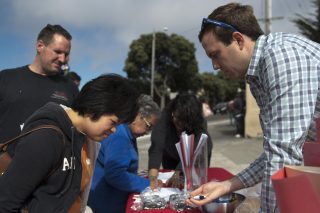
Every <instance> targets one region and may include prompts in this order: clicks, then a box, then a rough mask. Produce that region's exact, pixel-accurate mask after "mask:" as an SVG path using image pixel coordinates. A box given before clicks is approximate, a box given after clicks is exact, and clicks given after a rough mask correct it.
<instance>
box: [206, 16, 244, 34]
mask: <svg viewBox="0 0 320 213" xmlns="http://www.w3.org/2000/svg"><path fill="white" fill-rule="evenodd" d="M208 24H213V25H215V26H218V27H222V28H224V29H229V30H232V31H233V32H239V30H237V29H236V28H235V27H233V26H231V25H230V24H226V23H224V22H221V21H217V20H214V19H209V18H203V19H202V24H201V30H203V29H204V28H205V27H206V26H207V25H208Z"/></svg>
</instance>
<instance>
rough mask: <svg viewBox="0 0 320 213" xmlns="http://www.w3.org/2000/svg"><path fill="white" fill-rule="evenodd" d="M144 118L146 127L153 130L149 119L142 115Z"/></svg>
mask: <svg viewBox="0 0 320 213" xmlns="http://www.w3.org/2000/svg"><path fill="white" fill-rule="evenodd" d="M142 120H143V121H144V123H145V124H146V127H147V129H148V131H151V130H152V124H151V123H150V122H149V121H147V119H145V118H144V117H142Z"/></svg>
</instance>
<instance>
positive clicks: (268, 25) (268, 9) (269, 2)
mask: <svg viewBox="0 0 320 213" xmlns="http://www.w3.org/2000/svg"><path fill="white" fill-rule="evenodd" d="M271 18H272V0H265V34H266V35H268V34H269V33H270V32H271Z"/></svg>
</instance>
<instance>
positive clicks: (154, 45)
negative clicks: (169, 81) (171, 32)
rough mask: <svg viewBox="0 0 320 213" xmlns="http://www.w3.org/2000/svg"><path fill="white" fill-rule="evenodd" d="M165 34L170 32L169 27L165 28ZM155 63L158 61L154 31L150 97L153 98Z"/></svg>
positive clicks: (154, 33)
mask: <svg viewBox="0 0 320 213" xmlns="http://www.w3.org/2000/svg"><path fill="white" fill-rule="evenodd" d="M163 31H164V32H167V31H168V28H167V27H164V28H163ZM155 61H156V32H155V31H154V30H153V33H152V53H151V82H150V84H151V86H150V96H151V98H153V96H154V95H153V91H154V69H155Z"/></svg>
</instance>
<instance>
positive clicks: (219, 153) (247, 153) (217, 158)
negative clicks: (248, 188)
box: [138, 115, 263, 174]
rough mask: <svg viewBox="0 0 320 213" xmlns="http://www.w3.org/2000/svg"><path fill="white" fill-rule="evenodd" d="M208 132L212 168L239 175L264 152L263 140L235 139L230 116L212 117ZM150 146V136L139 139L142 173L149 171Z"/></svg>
mask: <svg viewBox="0 0 320 213" xmlns="http://www.w3.org/2000/svg"><path fill="white" fill-rule="evenodd" d="M208 132H209V134H210V136H211V138H212V142H213V149H212V157H211V162H210V167H221V168H224V169H226V170H228V171H229V172H231V173H233V174H237V173H238V172H239V171H241V170H242V169H244V168H246V167H247V166H248V165H249V164H250V163H251V162H253V161H254V160H255V159H256V158H257V157H258V156H260V154H261V153H262V151H263V146H262V138H243V137H242V138H235V137H234V135H235V126H234V125H233V124H232V122H231V121H230V119H229V117H228V116H221V115H214V116H211V117H210V118H209V119H208ZM149 146H150V135H146V136H144V137H141V138H138V149H139V170H140V171H141V170H146V169H148V149H149Z"/></svg>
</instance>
